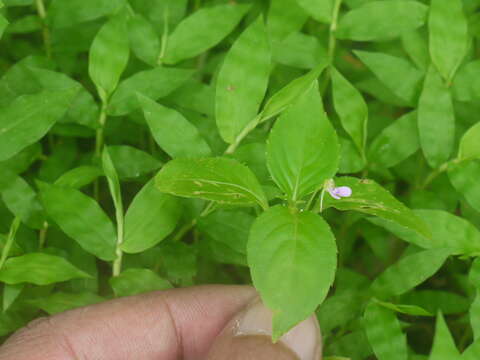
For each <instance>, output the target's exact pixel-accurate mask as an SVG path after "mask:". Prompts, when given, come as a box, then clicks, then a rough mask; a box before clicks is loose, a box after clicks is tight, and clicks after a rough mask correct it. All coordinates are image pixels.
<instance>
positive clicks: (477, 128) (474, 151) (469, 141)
mask: <svg viewBox="0 0 480 360" xmlns="http://www.w3.org/2000/svg"><path fill="white" fill-rule="evenodd" d="M479 138H480V122H478V123H476V124H475V125H473V126H472V127H471V128H470V129H468V130H467V131H466V132H465V134H463V136H462V139H461V140H460V147H459V150H458V159H459V160H465V159H470V158H471V159H480V142H479V141H478V139H479Z"/></svg>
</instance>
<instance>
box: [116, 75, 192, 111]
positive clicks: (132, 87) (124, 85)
mask: <svg viewBox="0 0 480 360" xmlns="http://www.w3.org/2000/svg"><path fill="white" fill-rule="evenodd" d="M192 74H193V71H192V70H185V69H175V68H165V67H158V68H155V69H152V70H145V71H140V72H138V73H136V74H135V75H133V76H131V77H130V78H128V79H126V80H124V81H122V82H121V83H120V85H119V86H118V88H117V90H116V91H115V93H114V94H113V96H112V99H111V100H110V104H109V108H108V113H109V114H110V115H113V116H121V115H126V114H129V113H130V112H132V111H133V110H136V109H137V108H139V107H140V105H141V104H140V103H139V102H138V99H137V94H142V95H145V96H146V97H149V98H152V99H153V100H158V99H160V98H162V97H165V96H167V95H168V94H170V93H171V92H172V91H174V90H175V89H177V88H178V87H180V86H181V85H183V83H185V82H186V81H187V80H188V79H189V78H190V77H191V76H192Z"/></svg>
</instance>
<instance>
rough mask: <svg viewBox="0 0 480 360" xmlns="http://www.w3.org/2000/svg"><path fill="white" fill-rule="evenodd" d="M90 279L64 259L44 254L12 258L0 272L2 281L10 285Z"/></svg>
mask: <svg viewBox="0 0 480 360" xmlns="http://www.w3.org/2000/svg"><path fill="white" fill-rule="evenodd" d="M88 277H90V275H88V274H87V273H85V272H83V271H81V270H79V269H77V268H76V267H75V266H73V265H72V264H70V263H69V262H68V261H67V260H65V259H64V258H62V257H59V256H53V255H48V254H43V253H29V254H26V255H22V256H18V257H13V258H10V259H8V260H7V261H6V262H5V265H4V266H3V267H2V269H1V270H0V281H3V282H4V283H6V284H10V285H12V284H21V283H30V284H35V285H48V284H53V283H57V282H63V281H67V280H71V279H80V278H88Z"/></svg>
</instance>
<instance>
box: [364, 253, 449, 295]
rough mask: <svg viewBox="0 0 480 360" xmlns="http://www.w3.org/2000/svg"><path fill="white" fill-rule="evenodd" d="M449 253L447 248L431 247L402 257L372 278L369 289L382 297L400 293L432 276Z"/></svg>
mask: <svg viewBox="0 0 480 360" xmlns="http://www.w3.org/2000/svg"><path fill="white" fill-rule="evenodd" d="M449 255H450V250H449V249H431V250H424V251H419V252H417V253H414V254H412V255H407V256H405V257H402V258H401V259H400V260H399V261H398V262H396V263H395V264H393V265H391V266H390V267H388V268H387V269H386V270H385V271H384V272H383V273H381V274H380V275H379V276H378V277H377V278H376V279H375V280H374V282H373V283H372V286H371V289H372V291H373V292H374V293H375V294H376V295H377V296H381V297H383V298H387V297H390V296H398V295H402V294H403V293H406V292H407V291H409V290H411V289H413V288H414V287H416V286H417V285H420V284H421V283H423V282H424V281H426V280H427V279H428V278H430V277H431V276H433V275H434V274H435V273H436V272H437V271H438V270H439V269H440V267H441V266H442V265H443V263H444V262H445V260H446V259H447V258H448V256H449ZM412 269H415V271H412Z"/></svg>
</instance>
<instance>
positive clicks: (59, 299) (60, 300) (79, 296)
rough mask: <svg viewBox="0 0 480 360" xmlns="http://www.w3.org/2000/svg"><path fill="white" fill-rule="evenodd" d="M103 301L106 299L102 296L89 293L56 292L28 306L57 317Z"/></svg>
mask: <svg viewBox="0 0 480 360" xmlns="http://www.w3.org/2000/svg"><path fill="white" fill-rule="evenodd" d="M103 301H105V299H104V298H102V297H101V296H98V295H96V294H93V293H89V292H82V293H75V294H73V293H65V292H55V293H54V294H51V295H49V296H46V297H40V298H37V299H29V300H27V302H28V304H30V305H33V306H35V307H37V308H39V309H41V310H43V311H45V312H46V313H47V314H49V315H55V314H58V313H61V312H64V311H67V310H72V309H76V308H79V307H83V306H88V305H93V304H98V303H100V302H103Z"/></svg>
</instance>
